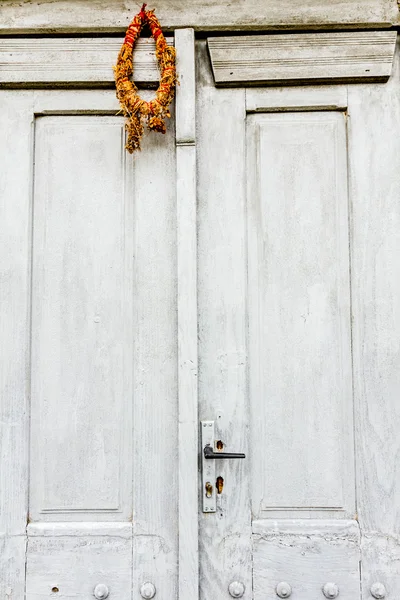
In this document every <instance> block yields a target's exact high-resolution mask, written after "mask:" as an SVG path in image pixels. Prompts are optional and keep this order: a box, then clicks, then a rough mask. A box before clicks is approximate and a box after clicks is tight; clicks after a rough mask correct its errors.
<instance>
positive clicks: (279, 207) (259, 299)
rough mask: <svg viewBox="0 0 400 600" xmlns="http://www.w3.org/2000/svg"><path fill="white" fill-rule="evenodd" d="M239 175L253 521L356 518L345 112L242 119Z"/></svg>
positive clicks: (289, 114)
mask: <svg viewBox="0 0 400 600" xmlns="http://www.w3.org/2000/svg"><path fill="white" fill-rule="evenodd" d="M246 174H247V181H248V190H247V198H248V200H247V207H248V210H247V214H248V300H247V302H248V320H249V337H248V360H249V378H250V402H251V414H252V429H251V431H252V439H253V444H254V445H255V446H256V447H257V455H258V458H257V460H254V461H253V465H252V466H253V474H252V482H253V483H252V502H253V514H254V515H259V514H261V513H262V512H263V511H267V513H270V514H264V517H268V516H271V517H272V516H273V515H275V514H279V515H281V516H283V517H284V516H287V514H288V513H289V514H290V513H298V512H299V511H305V512H306V515H307V516H308V513H311V512H313V511H319V512H321V511H323V513H324V514H325V516H326V511H328V510H329V511H331V512H335V511H345V512H346V513H347V514H349V515H352V514H354V472H353V465H354V458H353V456H354V452H353V448H354V442H353V425H352V423H353V418H352V417H353V404H352V378H351V355H350V348H351V333H350V286H349V234H348V196H347V143H346V122H345V115H344V113H341V112H337V111H336V112H332V111H327V112H303V113H298V112H297V113H287V112H286V113H283V114H277V113H274V114H264V115H262V114H255V115H249V116H248V117H247V163H246ZM271 513H272V514H271ZM306 515H304V516H306ZM299 516H300V515H299ZM339 516H343V515H339Z"/></svg>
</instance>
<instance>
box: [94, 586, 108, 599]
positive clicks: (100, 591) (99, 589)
mask: <svg viewBox="0 0 400 600" xmlns="http://www.w3.org/2000/svg"><path fill="white" fill-rule="evenodd" d="M109 594H110V590H109V589H108V587H107V586H106V585H104V583H98V584H97V585H96V587H95V588H94V590H93V596H94V597H95V598H97V600H104V599H105V598H108V596H109Z"/></svg>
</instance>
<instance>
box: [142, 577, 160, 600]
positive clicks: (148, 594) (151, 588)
mask: <svg viewBox="0 0 400 600" xmlns="http://www.w3.org/2000/svg"><path fill="white" fill-rule="evenodd" d="M140 595H141V596H142V598H146V599H147V600H148V599H149V598H154V596H155V595H156V586H155V585H153V584H152V583H150V581H146V583H143V585H142V587H141V588H140Z"/></svg>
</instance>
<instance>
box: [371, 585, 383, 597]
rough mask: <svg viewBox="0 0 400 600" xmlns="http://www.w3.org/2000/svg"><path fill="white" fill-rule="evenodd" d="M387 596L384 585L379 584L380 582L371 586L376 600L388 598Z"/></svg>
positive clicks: (372, 594)
mask: <svg viewBox="0 0 400 600" xmlns="http://www.w3.org/2000/svg"><path fill="white" fill-rule="evenodd" d="M386 594H387V592H386V588H385V586H384V585H383V583H379V581H377V582H376V583H373V584H372V585H371V596H373V597H374V598H378V599H380V598H386Z"/></svg>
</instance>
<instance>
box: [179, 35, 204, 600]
mask: <svg viewBox="0 0 400 600" xmlns="http://www.w3.org/2000/svg"><path fill="white" fill-rule="evenodd" d="M175 47H176V51H177V68H178V76H179V82H180V85H179V86H178V87H177V93H176V181H177V186H176V190H177V192H176V193H177V234H178V250H177V252H178V378H179V598H191V600H196V599H197V598H198V594H199V575H198V491H197V470H198V458H197V455H198V414H197V269H196V263H197V260H196V254H197V252H196V248H197V239H196V135H195V131H196V124H195V57H194V30H193V29H190V28H188V29H179V30H177V31H176V32H175Z"/></svg>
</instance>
